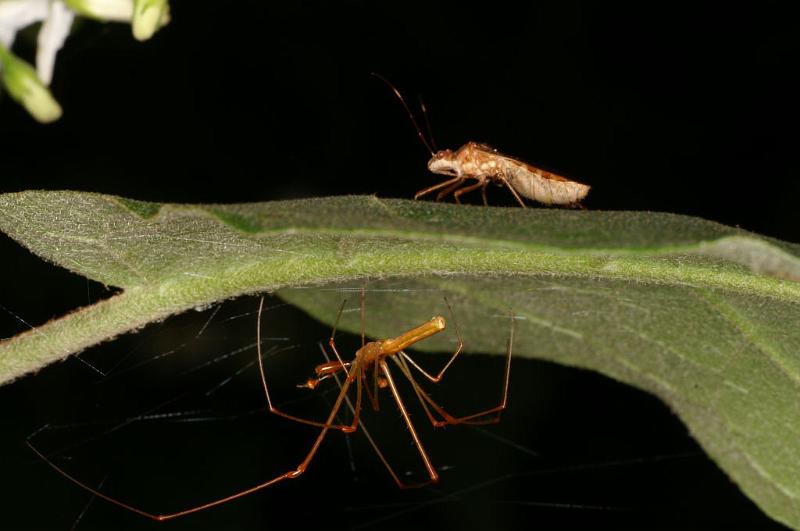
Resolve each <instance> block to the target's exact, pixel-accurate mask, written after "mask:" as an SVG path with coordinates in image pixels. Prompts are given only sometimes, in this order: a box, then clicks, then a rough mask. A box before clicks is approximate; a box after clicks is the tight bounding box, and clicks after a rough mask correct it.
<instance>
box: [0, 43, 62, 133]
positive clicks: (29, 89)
mask: <svg viewBox="0 0 800 531" xmlns="http://www.w3.org/2000/svg"><path fill="white" fill-rule="evenodd" d="M0 65H2V69H3V84H4V85H5V86H6V88H7V89H8V93H9V95H11V97H12V98H14V99H15V100H17V101H18V102H19V103H21V104H22V105H23V106H24V107H25V108H26V109H27V110H28V112H29V113H31V116H33V117H34V118H36V119H37V120H38V121H40V122H42V123H49V122H54V121H55V120H58V119H59V118H61V106H60V105H59V104H58V102H57V101H56V100H55V99H54V98H53V95H52V94H50V91H49V90H47V87H46V86H45V85H44V83H42V82H41V80H40V79H39V77H38V76H37V75H36V71H34V69H33V67H31V65H29V64H28V63H26V62H25V61H23V60H22V59H20V58H18V57H16V56H15V55H14V54H12V53H11V52H9V51H8V49H6V47H5V46H3V45H2V44H0Z"/></svg>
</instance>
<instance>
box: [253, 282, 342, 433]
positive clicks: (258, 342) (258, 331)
mask: <svg viewBox="0 0 800 531" xmlns="http://www.w3.org/2000/svg"><path fill="white" fill-rule="evenodd" d="M263 309H264V297H261V302H260V303H259V304H258V324H257V325H256V352H257V356H258V370H259V373H260V375H261V385H262V386H263V388H264V394H265V395H266V397H267V407H268V408H269V412H270V413H272V414H274V415H278V416H279V417H283V418H285V419H289V420H293V421H295V422H300V423H301V424H308V425H309V426H316V427H318V428H331V429H335V430H340V431H343V432H345V433H352V432H353V431H355V429H356V425H355V423H352V424H349V425H347V424H325V423H323V422H319V421H316V420H309V419H304V418H301V417H297V416H295V415H291V414H289V413H286V412H284V411H281V410H280V409H278V408H277V407H275V406H274V405H273V403H272V397H271V396H270V394H269V386H268V385H267V375H266V372H265V371H264V360H263V359H261V313H262V311H263ZM340 361H341V358H340ZM342 366H343V367H344V368H345V370H347V366H346V365H345V364H344V363H342Z"/></svg>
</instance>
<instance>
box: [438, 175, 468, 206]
mask: <svg viewBox="0 0 800 531" xmlns="http://www.w3.org/2000/svg"><path fill="white" fill-rule="evenodd" d="M462 184H464V179H461V180H460V181H458V182H457V183H455V184H451V185H450V186H448V187H447V188H445V189H444V190H442V191H441V192H439V193H438V194H436V200H437V201H441V200H442V199H443V198H444V197H446V196H448V195H450V194H451V193H453V192H454V191H455V190H458V188H459V187H460V186H461V185H462Z"/></svg>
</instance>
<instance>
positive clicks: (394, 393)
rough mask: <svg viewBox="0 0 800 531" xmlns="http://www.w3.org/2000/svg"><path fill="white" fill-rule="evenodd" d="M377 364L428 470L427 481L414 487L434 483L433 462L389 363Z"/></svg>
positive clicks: (436, 475) (435, 479)
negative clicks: (399, 390) (404, 401)
mask: <svg viewBox="0 0 800 531" xmlns="http://www.w3.org/2000/svg"><path fill="white" fill-rule="evenodd" d="M379 366H380V367H381V370H382V371H383V375H384V376H385V377H386V383H387V384H388V385H389V389H390V390H391V391H392V396H393V397H394V401H395V403H397V407H398V409H399V410H400V414H401V415H402V416H403V420H404V421H405V423H406V427H408V431H410V432H411V438H412V439H413V440H414V446H416V447H417V451H418V452H419V455H420V457H421V458H422V462H423V463H424V465H425V470H426V471H427V472H428V476H429V477H430V480H429V481H426V482H424V483H420V484H414V485H413V486H414V487H421V486H423V485H427V484H430V483H435V482H437V481H439V474H437V473H436V469H435V468H433V464H432V463H431V458H430V457H428V454H427V452H425V448H424V447H423V446H422V441H420V439H419V435H417V430H416V428H414V424H413V423H412V422H411V417H409V415H408V411H407V410H406V406H405V405H404V404H403V399H402V398H400V393H399V392H398V391H397V385H396V384H395V383H394V378H392V373H391V372H390V371H389V365H387V364H386V361H385V360H384V361H381V362H380V364H379ZM398 485H399V486H400V487H401V488H407V487H409V486H412V485H405V484H403V483H398Z"/></svg>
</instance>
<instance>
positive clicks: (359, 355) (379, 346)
mask: <svg viewBox="0 0 800 531" xmlns="http://www.w3.org/2000/svg"><path fill="white" fill-rule="evenodd" d="M445 302H446V303H447V306H448V309H449V311H450V313H451V316H452V308H451V307H450V303H449V302H447V299H445ZM346 303H347V301H346V300H345V301H344V302H343V303H342V306H341V307H340V308H339V314H338V316H337V318H336V322H335V324H334V326H333V329H332V331H331V336H330V338H329V340H328V345H329V346H330V348H331V350H332V351H333V353H334V354H335V355H336V360H335V361H330V360H329V361H327V362H325V363H322V364H319V365H317V366H316V367H315V369H314V372H315V374H316V376H315V377H314V378H310V379H308V380H307V381H306V382H305V383H303V384H300V385H299V386H298V387H306V388H309V389H315V388H316V387H317V386H318V385H319V383H320V382H321V381H323V380H325V379H327V378H330V377H334V378H335V379H336V381H337V383H338V384H339V387H340V390H339V394H338V396H337V397H336V400H335V402H334V404H333V407H332V408H331V411H330V413H328V417H327V418H326V420H325V421H324V422H318V421H314V420H309V419H305V418H301V417H298V416H295V415H291V414H289V413H286V412H284V411H281V410H280V409H278V408H277V407H275V405H274V404H273V402H272V396H271V395H270V392H269V386H268V384H267V377H266V371H265V370H264V363H263V360H262V353H261V314H262V311H263V308H264V298H263V297H262V298H261V302H260V303H259V306H258V323H257V326H256V344H257V348H256V350H257V355H258V367H259V372H260V376H261V383H262V385H263V388H264V394H265V395H266V399H267V406H268V408H269V411H270V412H271V413H273V414H275V415H278V416H281V417H284V418H286V419H289V420H292V421H295V422H300V423H303V424H307V425H311V426H315V427H317V428H319V429H320V430H319V433H318V434H317V436H316V438H315V439H314V442H313V443H312V445H311V448H310V449H309V450H308V452H307V453H306V455H305V457H304V458H303V460H302V461H300V463H299V464H298V465H297V466H295V467H293V468H291V469H290V470H288V471H287V472H284V473H283V474H280V475H278V476H276V477H273V478H271V479H268V480H267V481H264V482H262V483H259V484H257V485H255V486H252V487H249V488H246V489H243V490H240V491H238V492H235V493H233V494H230V495H228V496H225V497H222V498H219V499H216V500H212V501H209V502H206V503H203V504H200V505H197V506H194V507H189V508H187V509H183V510H180V511H177V512H172V513H165V514H155V513H150V512H147V511H145V510H143V509H140V508H138V507H134V506H132V505H129V504H127V503H125V502H123V501H120V500H118V499H116V498H113V497H111V496H109V495H107V494H104V493H103V492H101V491H99V490H98V489H96V488H92V487H91V486H89V485H87V484H86V483H84V482H82V481H81V480H79V479H77V478H76V477H74V476H72V475H70V474H69V473H67V472H66V471H64V470H62V469H61V468H60V467H59V466H58V465H56V464H55V463H53V462H52V461H51V460H49V459H48V458H47V457H46V456H45V455H44V454H43V453H42V452H40V451H39V450H38V449H37V448H36V447H34V446H33V445H32V444H31V443H30V442H27V444H28V446H29V447H30V448H31V450H33V451H34V452H35V453H36V454H37V455H38V456H39V457H40V458H41V459H42V460H44V461H45V462H46V463H47V464H48V465H50V466H51V467H52V468H53V469H55V470H56V472H58V473H59V474H61V475H62V476H64V477H66V478H67V479H69V480H70V481H72V482H73V483H75V484H77V485H78V486H80V487H82V488H83V489H84V490H86V491H88V492H90V493H92V494H94V495H95V496H97V497H98V498H101V499H103V500H106V501H108V502H110V503H113V504H114V505H117V506H119V507H122V508H123V509H127V510H129V511H132V512H134V513H136V514H139V515H141V516H145V517H147V518H150V519H152V520H156V521H165V520H172V519H174V518H178V517H181V516H186V515H189V514H193V513H196V512H199V511H203V510H205V509H210V508H211V507H216V506H218V505H222V504H223V503H227V502H229V501H232V500H235V499H237V498H241V497H244V496H247V495H249V494H252V493H254V492H257V491H259V490H262V489H264V488H266V487H269V486H271V485H274V484H276V483H279V482H281V481H284V480H286V479H295V478H297V477H300V476H301V475H302V474H303V473H304V472H305V471H306V470H307V469H308V467H309V465H310V464H311V461H312V460H313V459H314V456H315V455H316V453H317V450H318V449H319V447H320V445H321V444H322V441H323V440H324V439H325V436H326V435H327V434H328V432H329V431H331V430H338V431H341V432H344V433H353V432H355V431H356V430H357V429H358V428H359V427H360V428H361V430H362V432H363V433H364V435H365V436H366V438H367V440H368V441H369V443H370V445H371V446H372V448H373V449H374V450H375V452H376V453H377V455H378V457H379V459H380V460H381V462H382V463H383V464H384V466H385V467H386V469H387V470H388V471H389V474H390V475H391V476H392V479H394V481H395V483H397V485H398V487H400V488H409V487H421V486H424V485H428V484H430V483H434V482H436V481H438V480H439V475H438V474H437V472H436V469H435V468H434V466H433V464H432V463H431V459H430V457H428V454H427V452H426V451H425V448H424V446H423V445H422V441H421V440H420V438H419V436H418V435H417V430H416V429H415V428H414V424H413V423H412V422H411V418H410V417H409V414H408V411H407V409H406V406H405V403H404V402H403V399H402V398H401V396H400V393H399V392H398V389H397V384H396V383H395V380H394V376H393V375H392V371H391V369H390V368H389V364H388V363H387V360H391V361H392V362H394V364H395V365H396V366H397V368H398V369H399V370H400V372H401V373H402V374H403V376H405V377H406V378H407V379H408V381H409V382H410V383H411V385H412V387H413V389H414V392H415V394H416V396H417V398H418V399H419V402H420V404H421V405H422V408H423V410H424V411H425V413H426V415H427V417H428V419H429V420H430V422H431V424H433V426H434V427H441V426H447V425H453V424H490V423H495V422H498V421H499V420H500V415H501V414H502V412H503V411H504V410H505V409H506V404H507V402H508V385H509V379H510V376H511V350H512V346H513V342H514V331H515V321H514V316H513V314H512V315H511V332H510V334H509V340H508V346H507V352H506V363H505V372H504V379H503V393H502V399H501V401H500V403H499V404H498V405H496V406H494V407H491V408H488V409H485V410H482V411H478V412H477V413H472V414H470V415H465V416H462V417H454V416H453V415H451V414H450V413H448V412H447V411H445V410H444V409H443V408H442V407H441V406H439V405H438V404H437V403H436V402H434V401H433V399H431V397H430V396H428V394H427V393H426V392H425V391H424V390H423V389H422V387H420V385H419V383H418V382H417V381H416V379H415V378H414V375H413V372H412V369H415V370H416V371H418V372H419V373H420V374H421V375H422V376H424V377H425V378H426V379H427V380H429V381H431V382H433V383H438V382H440V381H441V380H442V378H443V377H444V375H445V372H446V371H447V369H448V368H449V367H450V366H451V365H452V364H453V362H454V361H455V359H456V358H457V357H458V355H459V354H460V353H461V350H462V348H463V345H464V344H463V341H462V339H461V334H460V332H459V331H458V327H457V326H456V327H455V328H456V335H457V337H458V346H457V347H456V350H455V352H453V354H452V355H451V356H450V358H449V359H448V361H447V363H445V364H444V366H443V367H442V368H441V370H440V371H439V372H438V373H437V374H436V375H433V374H431V373H429V372H427V371H425V370H424V369H423V368H422V367H421V366H420V365H419V364H417V362H416V361H414V359H413V358H411V356H409V355H408V354H407V353H406V352H405V349H406V348H408V347H410V346H411V345H413V344H415V343H417V342H418V341H422V340H424V339H426V338H428V337H430V336H432V335H434V334H437V333H439V332H441V331H442V330H444V329H445V327H446V322H445V318H444V317H442V316H438V315H437V316H435V317H432V318H431V319H430V320H428V321H426V322H424V323H422V324H421V325H419V326H417V327H415V328H412V329H410V330H408V331H406V332H404V333H402V334H400V335H399V336H397V337H394V338H390V339H382V340H378V341H370V342H367V341H366V340H365V333H364V291H363V289H362V292H361V348H359V349H358V350H357V351H356V353H355V357H354V358H353V360H352V361H348V362H345V361H344V360H343V359H342V356H341V355H340V354H339V351H338V349H337V348H336V342H335V340H334V337H335V335H336V328H337V327H338V324H339V320H340V319H341V316H342V312H343V310H344V307H345V304H346ZM339 373H344V379H343V381H341V382H340V381H339V379H338V374H339ZM370 374H371V378H372V380H371V386H372V389H370V385H369V384H365V383H364V382H365V381H367V380H368V379H369V378H370ZM353 385H355V388H356V398H355V405H353V404H352V403H351V402H350V399H349V397H348V390H349V389H350V388H351V387H352V386H353ZM385 388H388V389H389V391H390V392H391V395H392V398H394V401H395V403H396V405H397V407H398V409H399V410H400V414H401V415H402V417H403V421H404V422H405V424H406V426H407V427H408V430H409V432H410V433H411V438H412V439H413V442H414V446H415V447H416V449H417V452H418V453H419V456H420V458H421V459H422V462H423V464H424V466H425V470H426V472H427V474H428V480H427V481H424V482H421V483H415V484H408V483H404V482H403V481H401V480H400V477H399V476H398V474H397V473H396V472H395V471H394V469H393V468H392V466H391V465H390V464H389V461H388V460H387V459H386V457H385V456H384V455H383V453H382V452H381V450H380V449H379V448H378V446H377V444H376V443H375V441H374V439H373V438H372V437H371V436H370V434H369V432H368V431H367V430H366V428H365V427H364V426H363V423H362V422H361V420H360V413H361V406H362V391H366V394H367V397H368V399H369V401H370V403H371V404H372V406H373V408H374V409H375V410H376V411H377V410H378V393H379V391H380V390H381V389H385ZM345 403H347V405H348V407H349V408H350V409H351V410H352V413H353V419H352V421H351V422H350V423H349V424H339V423H336V422H334V420H335V419H336V417H337V415H338V413H339V412H340V410H341V408H342V405H343V404H345ZM437 416H438V417H437Z"/></svg>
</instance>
